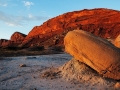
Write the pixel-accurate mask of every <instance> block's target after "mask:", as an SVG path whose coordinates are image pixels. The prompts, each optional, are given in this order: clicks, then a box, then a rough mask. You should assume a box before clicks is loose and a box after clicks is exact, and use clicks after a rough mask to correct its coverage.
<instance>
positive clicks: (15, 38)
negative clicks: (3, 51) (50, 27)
mask: <svg viewBox="0 0 120 90" xmlns="http://www.w3.org/2000/svg"><path fill="white" fill-rule="evenodd" d="M25 37H26V35H25V34H23V33H20V32H15V33H13V34H12V36H11V39H10V40H11V41H12V42H14V43H22V41H23V40H24V39H25Z"/></svg>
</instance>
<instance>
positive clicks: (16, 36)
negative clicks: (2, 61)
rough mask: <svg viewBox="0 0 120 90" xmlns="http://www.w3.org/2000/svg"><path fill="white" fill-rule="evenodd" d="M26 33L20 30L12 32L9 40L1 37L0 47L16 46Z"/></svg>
mask: <svg viewBox="0 0 120 90" xmlns="http://www.w3.org/2000/svg"><path fill="white" fill-rule="evenodd" d="M25 37H26V35H25V34H22V33H20V32H15V33H13V34H12V36H11V39H10V40H5V39H1V40H0V47H17V46H18V45H20V44H21V43H22V41H23V40H24V39H25Z"/></svg>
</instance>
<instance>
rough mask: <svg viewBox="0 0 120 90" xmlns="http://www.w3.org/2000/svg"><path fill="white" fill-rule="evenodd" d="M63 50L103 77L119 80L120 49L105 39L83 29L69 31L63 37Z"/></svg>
mask: <svg viewBox="0 0 120 90" xmlns="http://www.w3.org/2000/svg"><path fill="white" fill-rule="evenodd" d="M64 45H65V51H66V52H68V53H70V54H71V55H72V56H74V57H75V59H77V60H79V61H81V62H83V63H85V64H87V65H88V66H90V67H91V68H93V69H94V70H96V71H97V72H98V73H99V74H102V75H103V76H104V77H108V78H113V79H116V80H120V49H118V48H116V47H115V46H114V45H113V44H111V43H110V42H108V41H107V40H105V39H103V38H100V37H97V36H95V35H93V34H91V33H89V32H86V31H83V30H74V31H70V32H69V33H68V34H67V35H66V36H65V38H64Z"/></svg>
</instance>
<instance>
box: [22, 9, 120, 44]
mask: <svg viewBox="0 0 120 90" xmlns="http://www.w3.org/2000/svg"><path fill="white" fill-rule="evenodd" d="M119 28H120V12H119V11H116V10H111V9H105V8H98V9H84V10H80V11H73V12H68V13H64V14H62V15H59V16H57V17H54V18H51V19H49V20H48V21H46V22H44V23H43V24H42V25H41V26H35V27H34V28H33V29H32V30H31V31H30V32H29V34H28V36H27V37H26V38H25V40H24V41H23V44H25V45H27V46H30V45H31V44H34V45H35V44H42V43H43V44H44V45H45V44H47V45H51V44H52V45H54V42H53V41H54V36H56V35H57V37H58V40H59V42H58V43H57V44H59V43H61V42H63V39H61V38H63V37H64V36H65V35H66V33H67V32H68V31H71V30H74V29H82V30H85V31H88V32H91V33H93V34H95V35H98V36H100V37H103V38H108V37H109V38H116V37H117V36H118V34H120V30H119ZM50 38H51V41H50V42H49V41H48V42H45V43H44V41H47V40H48V39H50ZM52 40H53V41H52ZM62 44H63V43H62Z"/></svg>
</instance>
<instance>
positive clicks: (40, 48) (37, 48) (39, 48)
mask: <svg viewBox="0 0 120 90" xmlns="http://www.w3.org/2000/svg"><path fill="white" fill-rule="evenodd" d="M29 50H31V51H41V50H44V46H33V47H30V48H29Z"/></svg>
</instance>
